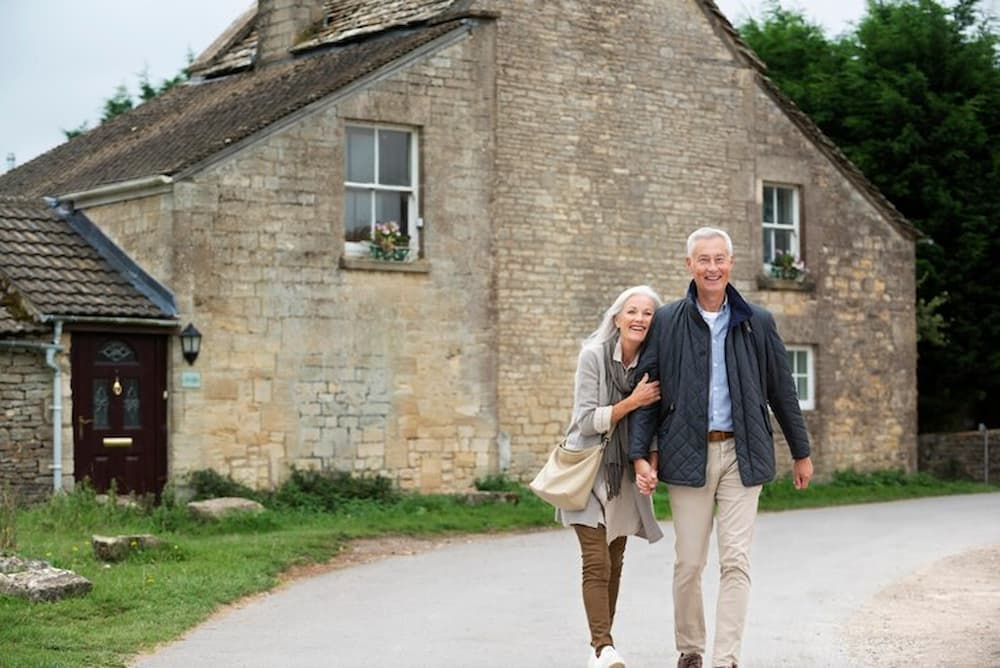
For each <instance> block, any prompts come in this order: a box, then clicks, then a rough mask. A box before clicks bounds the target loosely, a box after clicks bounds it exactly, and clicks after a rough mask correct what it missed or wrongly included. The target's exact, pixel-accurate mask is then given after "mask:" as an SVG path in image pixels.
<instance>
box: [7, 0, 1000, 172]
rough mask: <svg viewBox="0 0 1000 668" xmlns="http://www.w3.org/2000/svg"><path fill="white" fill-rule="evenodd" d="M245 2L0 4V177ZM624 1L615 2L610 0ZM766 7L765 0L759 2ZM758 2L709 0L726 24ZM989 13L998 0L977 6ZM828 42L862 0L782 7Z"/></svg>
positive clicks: (165, 69)
mask: <svg viewBox="0 0 1000 668" xmlns="http://www.w3.org/2000/svg"><path fill="white" fill-rule="evenodd" d="M253 1H254V0H0V172H3V171H5V170H6V168H7V164H8V163H7V161H8V156H9V155H10V154H13V155H14V156H15V160H16V163H17V164H23V163H25V162H27V161H28V160H30V159H31V158H33V157H35V156H37V155H39V154H41V153H44V152H45V151H47V150H49V149H51V148H53V147H55V146H56V145H58V144H60V143H62V141H63V140H64V135H63V133H62V130H70V129H74V128H77V127H79V126H80V124H81V123H83V122H84V121H87V122H88V123H89V125H90V127H94V126H95V125H97V123H98V121H99V120H100V117H101V112H102V108H103V105H104V101H105V100H107V99H108V98H109V97H111V96H112V95H113V94H114V93H115V89H116V87H117V86H119V85H121V84H124V85H125V86H126V87H127V88H128V89H129V91H130V92H131V93H132V94H133V96H136V95H137V92H138V88H139V85H138V84H139V74H140V73H141V72H143V70H145V71H146V72H147V73H148V76H149V80H150V81H151V82H152V83H154V84H159V83H160V82H162V81H163V80H164V79H167V78H170V77H173V76H174V75H176V74H177V73H178V72H179V71H180V70H181V69H182V68H183V67H184V66H185V65H186V64H187V54H188V53H189V52H191V53H193V54H195V55H197V54H199V53H200V52H201V51H202V50H203V49H205V48H206V47H207V46H208V45H209V44H210V43H211V42H212V40H213V39H215V37H216V36H218V35H219V34H220V33H221V32H222V31H223V30H224V29H225V28H226V27H227V26H228V25H229V24H230V22H231V21H233V20H234V19H235V18H236V17H237V16H239V15H240V13H241V12H242V11H243V10H245V9H246V8H248V7H249V6H251V5H252V4H253ZM615 1H619V2H624V0H615ZM765 1H766V0H765ZM765 1H761V0H716V2H717V3H718V5H719V7H720V8H721V9H722V11H723V13H725V14H726V15H727V16H728V17H729V18H730V20H732V22H733V23H734V24H738V23H740V22H742V21H743V20H744V19H746V18H747V17H748V16H753V17H759V16H760V15H761V7H762V6H763V5H764V4H765ZM985 4H986V6H992V7H993V8H994V10H995V9H996V7H998V6H1000V0H985ZM783 6H785V7H788V8H794V9H801V10H802V11H803V12H804V13H805V14H806V15H807V16H808V17H810V18H812V19H813V20H814V21H816V22H818V23H820V24H821V25H822V26H824V28H826V30H827V33H828V34H830V35H834V34H839V33H841V32H843V31H844V30H847V29H849V28H850V24H851V23H852V22H855V21H857V20H858V19H859V18H860V17H861V15H862V13H863V12H864V7H865V0H784V2H783Z"/></svg>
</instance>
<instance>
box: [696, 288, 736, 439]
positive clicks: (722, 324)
mask: <svg viewBox="0 0 1000 668" xmlns="http://www.w3.org/2000/svg"><path fill="white" fill-rule="evenodd" d="M698 311H699V312H700V313H701V317H702V318H704V319H705V322H706V323H707V324H708V328H709V330H711V332H712V359H711V360H709V362H710V364H711V365H712V378H711V382H710V383H709V386H708V430H709V431H732V430H733V401H732V398H731V397H730V396H729V375H728V374H727V373H726V333H727V332H728V331H729V300H728V299H726V301H724V302H723V303H722V308H721V309H719V312H718V313H717V314H711V313H707V312H706V311H705V310H704V309H703V308H701V304H698Z"/></svg>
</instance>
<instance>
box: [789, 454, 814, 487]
mask: <svg viewBox="0 0 1000 668" xmlns="http://www.w3.org/2000/svg"><path fill="white" fill-rule="evenodd" d="M812 475H813V463H812V459H810V458H809V457H803V458H802V459H796V460H795V463H794V464H793V465H792V479H793V481H794V483H795V489H805V488H806V487H808V486H809V479H810V478H812Z"/></svg>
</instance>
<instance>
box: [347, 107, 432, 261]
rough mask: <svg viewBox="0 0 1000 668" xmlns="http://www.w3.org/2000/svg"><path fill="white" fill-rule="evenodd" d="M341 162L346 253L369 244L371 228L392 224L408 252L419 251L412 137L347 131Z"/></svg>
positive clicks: (386, 130) (399, 131) (391, 130)
mask: <svg viewBox="0 0 1000 668" xmlns="http://www.w3.org/2000/svg"><path fill="white" fill-rule="evenodd" d="M344 156H345V157H344V161H345V165H344V173H345V175H346V178H345V181H344V190H345V193H344V232H345V241H346V242H347V246H348V250H351V249H352V248H353V249H355V250H357V249H358V248H359V247H360V248H367V244H366V243H365V242H368V241H370V240H372V239H373V238H374V233H375V226H376V225H380V224H383V223H396V224H397V225H398V226H399V232H400V233H401V234H402V235H404V236H405V237H406V238H408V239H409V242H408V243H409V247H410V248H411V249H414V248H419V240H418V238H417V235H418V232H419V230H418V229H417V227H418V226H417V210H418V207H417V192H418V175H417V165H418V160H417V156H418V147H417V134H416V132H413V131H411V130H407V129H403V128H396V127H386V126H374V125H348V126H347V128H346V147H345V151H344ZM362 252H363V251H362ZM414 252H415V251H414ZM359 254H360V253H359ZM411 254H412V253H411Z"/></svg>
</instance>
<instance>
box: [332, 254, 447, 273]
mask: <svg viewBox="0 0 1000 668" xmlns="http://www.w3.org/2000/svg"><path fill="white" fill-rule="evenodd" d="M340 268H341V269H351V270H360V271H395V272H402V273H404V274H428V273H430V271H431V263H430V262H429V261H427V260H413V261H409V262H393V261H391V260H373V259H371V258H360V257H344V256H341V257H340Z"/></svg>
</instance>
